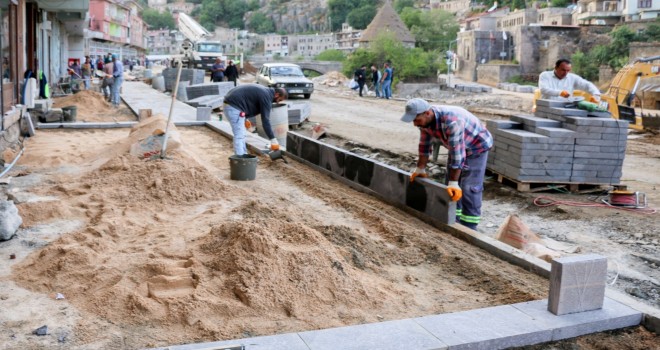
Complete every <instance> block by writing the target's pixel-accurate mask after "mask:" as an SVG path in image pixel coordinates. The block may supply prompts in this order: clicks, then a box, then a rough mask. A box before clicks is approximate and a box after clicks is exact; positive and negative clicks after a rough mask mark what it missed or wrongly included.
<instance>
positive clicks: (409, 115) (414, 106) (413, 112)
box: [401, 98, 431, 123]
mask: <svg viewBox="0 0 660 350" xmlns="http://www.w3.org/2000/svg"><path fill="white" fill-rule="evenodd" d="M429 109H431V105H430V104H429V103H428V102H426V101H425V100H423V99H421V98H413V99H411V100H409V101H408V103H406V113H405V114H404V115H403V117H401V121H404V122H406V123H410V122H411V121H413V120H415V117H416V116H417V115H418V114H420V113H423V112H426V111H428V110H429Z"/></svg>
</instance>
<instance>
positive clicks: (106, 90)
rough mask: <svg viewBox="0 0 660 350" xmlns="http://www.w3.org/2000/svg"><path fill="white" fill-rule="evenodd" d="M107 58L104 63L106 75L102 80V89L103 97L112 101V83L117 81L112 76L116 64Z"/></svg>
mask: <svg viewBox="0 0 660 350" xmlns="http://www.w3.org/2000/svg"><path fill="white" fill-rule="evenodd" d="M105 60H106V62H105V64H104V65H103V73H105V76H104V77H103V81H102V82H101V91H103V97H105V99H106V100H107V101H108V102H112V85H113V84H114V82H115V78H113V77H112V72H113V70H114V65H113V64H112V61H108V59H107V57H106V58H105Z"/></svg>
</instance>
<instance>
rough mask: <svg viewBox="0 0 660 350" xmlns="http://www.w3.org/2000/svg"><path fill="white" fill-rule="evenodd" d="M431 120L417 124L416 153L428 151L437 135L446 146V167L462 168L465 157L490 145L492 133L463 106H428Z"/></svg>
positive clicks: (427, 153) (429, 151)
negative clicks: (424, 123)
mask: <svg viewBox="0 0 660 350" xmlns="http://www.w3.org/2000/svg"><path fill="white" fill-rule="evenodd" d="M431 109H432V110H433V113H435V123H431V125H429V126H428V127H426V128H420V129H419V130H420V137H419V155H420V156H428V155H429V154H430V153H431V142H432V141H433V140H434V139H438V140H440V141H441V142H442V144H443V145H444V146H445V147H446V148H447V149H448V150H449V160H448V162H447V167H448V168H451V169H463V165H465V159H466V158H467V157H469V156H471V155H477V154H481V153H483V152H486V151H488V150H489V149H491V148H492V147H493V137H492V136H491V135H490V133H489V132H488V130H486V128H485V127H484V126H483V125H482V124H481V121H480V120H479V119H478V118H477V117H475V116H474V115H472V113H470V112H468V111H467V110H465V109H464V108H461V107H457V106H431Z"/></svg>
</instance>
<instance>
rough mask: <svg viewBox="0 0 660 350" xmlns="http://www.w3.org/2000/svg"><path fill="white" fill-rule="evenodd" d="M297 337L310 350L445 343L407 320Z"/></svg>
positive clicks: (425, 346) (423, 346)
mask: <svg viewBox="0 0 660 350" xmlns="http://www.w3.org/2000/svg"><path fill="white" fill-rule="evenodd" d="M298 334H299V336H300V338H301V339H302V340H303V341H304V342H305V344H307V346H308V347H309V349H314V350H336V349H343V350H363V349H447V345H446V344H444V343H443V342H442V341H441V340H439V339H438V338H437V337H435V336H433V335H432V334H430V333H429V332H428V331H427V330H426V329H424V328H423V327H422V326H420V325H419V324H417V323H416V322H415V321H413V320H411V319H407V320H400V321H389V322H380V323H371V324H361V325H357V326H350V327H339V328H330V329H323V330H318V331H309V332H300V333H298Z"/></svg>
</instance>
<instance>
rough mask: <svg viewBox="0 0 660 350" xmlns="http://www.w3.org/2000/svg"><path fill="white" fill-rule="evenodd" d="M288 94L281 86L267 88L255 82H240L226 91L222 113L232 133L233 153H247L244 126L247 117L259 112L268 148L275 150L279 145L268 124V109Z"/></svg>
mask: <svg viewBox="0 0 660 350" xmlns="http://www.w3.org/2000/svg"><path fill="white" fill-rule="evenodd" d="M287 97H288V94H287V92H286V90H285V89H283V88H267V87H265V86H261V85H257V84H242V85H239V86H237V87H235V88H233V89H231V90H229V92H227V95H225V100H224V106H223V111H222V113H223V114H224V115H225V116H226V117H227V120H229V124H231V130H232V133H233V134H234V153H235V154H236V155H239V156H240V155H244V154H246V153H247V147H246V146H245V128H246V126H247V125H246V124H248V123H249V122H248V123H246V121H247V118H250V117H255V116H256V115H257V114H261V122H262V124H263V128H264V132H265V133H266V135H267V136H268V139H270V149H271V150H272V151H277V150H279V149H280V145H279V143H278V142H277V138H275V134H274V133H273V128H272V127H271V125H270V111H271V110H272V108H273V103H279V102H282V101H284V100H286V99H287Z"/></svg>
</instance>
